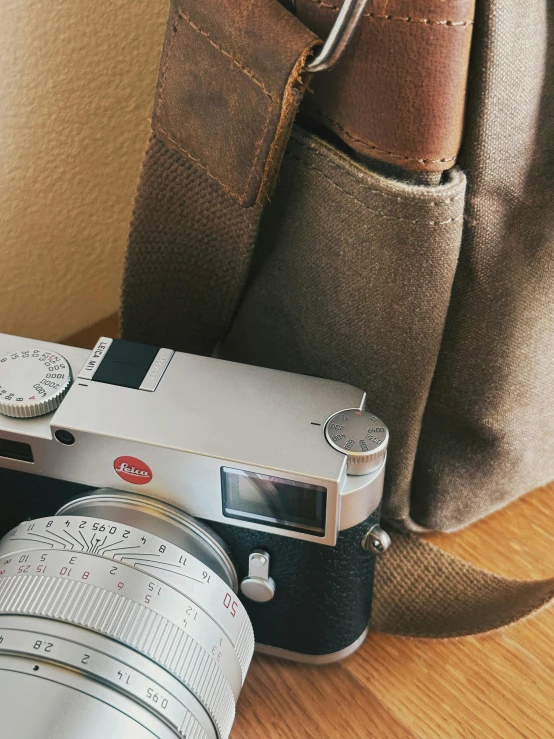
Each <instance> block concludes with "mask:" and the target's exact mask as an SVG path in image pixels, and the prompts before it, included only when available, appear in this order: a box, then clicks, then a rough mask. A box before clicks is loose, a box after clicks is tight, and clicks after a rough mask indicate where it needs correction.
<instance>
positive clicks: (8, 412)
mask: <svg viewBox="0 0 554 739" xmlns="http://www.w3.org/2000/svg"><path fill="white" fill-rule="evenodd" d="M71 381H72V374H71V367H70V365H69V362H68V361H67V360H66V359H65V358H64V357H62V356H61V354H58V353H57V352H54V351H43V350H41V349H34V348H33V347H32V346H31V347H29V348H25V349H21V350H20V351H17V352H12V353H11V354H6V355H5V356H4V357H2V358H1V359H0V414H2V415H4V416H10V417H13V418H35V417H37V416H43V415H45V414H46V413H51V412H52V411H55V410H56V408H58V407H59V405H60V403H61V402H62V400H63V398H64V396H65V394H66V393H67V391H68V390H69V388H70V387H71Z"/></svg>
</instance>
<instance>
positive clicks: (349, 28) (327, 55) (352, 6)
mask: <svg viewBox="0 0 554 739" xmlns="http://www.w3.org/2000/svg"><path fill="white" fill-rule="evenodd" d="M368 1H369V0H344V3H343V5H342V7H341V9H340V11H339V14H338V17H337V20H336V21H335V25H334V26H333V28H332V29H331V32H330V34H329V36H328V38H327V41H326V42H325V43H324V44H323V46H322V47H321V50H320V51H319V52H317V53H316V55H315V57H314V58H313V59H312V61H311V62H310V63H309V64H308V65H307V67H306V71H307V72H324V71H325V70H326V69H330V68H331V67H332V66H333V65H334V64H336V63H337V61H338V60H339V58H340V56H341V55H342V53H343V51H344V50H345V49H346V47H347V46H348V44H349V43H350V40H351V39H352V36H353V34H354V31H355V30H356V28H357V27H358V24H359V23H360V20H361V18H362V15H363V12H364V10H365V7H366V5H367V3H368Z"/></svg>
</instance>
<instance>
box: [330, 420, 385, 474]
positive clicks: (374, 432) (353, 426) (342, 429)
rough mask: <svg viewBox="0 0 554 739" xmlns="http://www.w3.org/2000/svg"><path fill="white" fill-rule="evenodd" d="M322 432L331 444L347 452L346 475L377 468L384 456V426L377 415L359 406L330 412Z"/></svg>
mask: <svg viewBox="0 0 554 739" xmlns="http://www.w3.org/2000/svg"><path fill="white" fill-rule="evenodd" d="M325 436H326V438H327V441H328V442H329V444H331V446H332V447H334V448H335V449H337V450H338V451H339V452H343V453H344V454H346V456H347V468H346V471H347V473H348V474H349V475H367V474H368V473H369V472H373V470H376V469H378V468H379V467H380V466H381V465H382V464H383V462H384V461H385V458H386V456H387V446H388V443H389V432H388V429H387V427H386V426H385V424H384V423H383V422H382V421H381V419H380V418H377V416H374V415H373V414H372V413H367V412H366V411H361V410H360V409H359V408H349V409H347V410H345V411H339V413H335V415H334V416H331V418H330V419H329V420H328V421H327V424H326V426H325Z"/></svg>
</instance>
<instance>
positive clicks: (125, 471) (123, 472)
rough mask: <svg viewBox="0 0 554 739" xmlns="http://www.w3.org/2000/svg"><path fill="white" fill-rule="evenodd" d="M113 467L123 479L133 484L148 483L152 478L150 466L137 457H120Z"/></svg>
mask: <svg viewBox="0 0 554 739" xmlns="http://www.w3.org/2000/svg"><path fill="white" fill-rule="evenodd" d="M113 468H114V470H115V471H116V472H117V474H118V475H119V476H120V477H121V479H122V480H125V482H130V483H132V484H133V485H146V483H148V482H150V480H151V479H152V470H151V469H150V467H149V466H148V465H147V464H146V463H145V462H143V461H142V459H137V458H136V457H118V458H117V459H116V460H115V462H114V463H113Z"/></svg>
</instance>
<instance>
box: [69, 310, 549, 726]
mask: <svg viewBox="0 0 554 739" xmlns="http://www.w3.org/2000/svg"><path fill="white" fill-rule="evenodd" d="M100 333H103V334H104V335H108V336H114V335H116V333H117V324H116V322H115V321H114V320H113V319H109V320H108V321H107V322H105V323H104V324H103V325H102V326H96V327H95V328H94V330H93V331H92V333H91V332H88V333H87V332H84V333H83V334H81V335H80V336H79V337H78V338H77V339H76V340H75V337H74V339H73V340H72V341H75V342H78V343H79V344H80V345H81V346H91V345H92V344H94V342H95V340H96V338H97V337H98V335H99V334H100ZM429 538H430V539H431V540H432V541H433V542H434V543H435V544H438V545H439V546H441V547H443V548H444V549H446V550H448V551H449V552H451V553H453V554H457V555H459V556H460V557H463V558H465V559H467V560H468V561H470V562H473V563H474V564H477V565H479V566H481V567H485V568H487V569H490V570H493V571H494V572H497V573H499V574H502V575H505V576H508V577H517V578H545V577H552V576H554V485H551V486H549V487H547V488H542V489H540V490H537V491H534V492H533V493H530V494H528V495H527V496H525V497H524V498H522V499H520V500H519V501H517V502H516V503H514V504H513V505H511V506H509V507H508V508H506V509H504V510H503V511H500V512H498V513H496V514H494V515H492V516H490V517H489V518H487V519H485V520H484V521H481V522H479V523H477V524H474V525H473V526H472V527H471V528H469V529H467V530H466V531H463V532H461V533H457V534H450V535H437V536H432V537H429ZM292 737H294V738H295V739H339V738H340V739H349V738H350V737H352V738H353V739H354V738H355V739H369V738H371V739H373V738H375V739H404V738H405V737H421V738H425V739H428V738H431V737H432V738H433V739H451V738H452V739H454V738H457V737H460V738H462V737H463V738H464V739H467V738H468V737H471V738H472V739H473V738H474V737H475V738H479V739H489V738H491V739H492V738H493V737H494V738H495V739H496V738H497V737H498V738H501V739H512V738H515V737H525V739H548V737H554V608H550V609H545V610H543V611H542V612H540V613H539V614H537V615H535V616H533V617H531V618H529V619H527V620H526V621H524V622H522V623H519V624H516V625H514V626H511V627H508V628H506V629H504V630H502V631H499V632H495V633H492V634H487V635H483V636H478V637H465V638H463V639H458V640H450V641H423V640H408V639H399V638H395V637H391V636H384V635H381V634H372V635H370V637H369V638H368V640H367V641H366V643H365V644H364V645H363V647H362V648H361V649H360V650H359V651H358V652H357V653H356V654H354V655H353V656H352V657H350V658H349V659H347V660H346V661H344V662H342V663H340V664H337V665H333V666H329V667H318V668H316V667H306V666H301V665H297V664H292V663H287V662H283V661H280V660H276V659H272V658H268V657H255V659H254V662H253V664H252V667H251V669H250V672H249V674H248V678H247V681H246V685H245V687H244V689H243V692H242V695H241V698H240V702H239V709H238V715H237V719H236V722H235V726H234V728H233V732H232V735H231V739H291V738H292Z"/></svg>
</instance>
